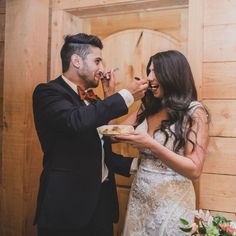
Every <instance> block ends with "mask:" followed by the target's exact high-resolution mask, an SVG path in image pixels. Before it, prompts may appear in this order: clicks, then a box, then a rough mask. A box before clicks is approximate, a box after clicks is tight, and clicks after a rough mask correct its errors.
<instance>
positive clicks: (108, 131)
mask: <svg viewBox="0 0 236 236" xmlns="http://www.w3.org/2000/svg"><path fill="white" fill-rule="evenodd" d="M98 131H99V133H101V134H103V135H106V136H111V135H116V134H129V133H132V132H133V131H134V127H133V126H131V125H103V126H100V127H98Z"/></svg>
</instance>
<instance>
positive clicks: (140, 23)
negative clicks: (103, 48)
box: [89, 9, 188, 44]
mask: <svg viewBox="0 0 236 236" xmlns="http://www.w3.org/2000/svg"><path fill="white" fill-rule="evenodd" d="M187 15H188V10H187V9H171V10H162V11H160V10H159V11H151V12H141V13H132V14H131V13H130V14H127V15H125V17H124V14H120V15H112V16H100V17H92V18H89V22H90V24H91V32H93V34H95V35H99V36H100V37H101V38H105V37H107V36H109V35H111V34H113V33H116V32H119V31H122V30H125V29H132V28H133V29H134V28H136V29H137V28H145V29H151V30H155V31H159V32H162V33H165V34H167V35H169V36H170V37H173V38H175V39H176V40H178V41H184V43H185V44H186V42H185V40H186V34H187V26H186V18H187ZM153 19H155V20H153ZM182 31H183V32H182Z"/></svg>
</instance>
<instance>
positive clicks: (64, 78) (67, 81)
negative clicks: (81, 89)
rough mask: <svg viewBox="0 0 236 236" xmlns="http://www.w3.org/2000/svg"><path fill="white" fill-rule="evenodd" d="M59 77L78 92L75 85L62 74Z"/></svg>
mask: <svg viewBox="0 0 236 236" xmlns="http://www.w3.org/2000/svg"><path fill="white" fill-rule="evenodd" d="M61 77H62V79H63V80H64V81H65V82H66V83H67V84H68V85H69V86H70V87H71V88H72V89H73V90H74V91H75V92H76V93H77V94H78V91H77V85H76V84H74V83H72V82H71V81H70V80H68V79H67V78H66V77H65V76H64V75H61Z"/></svg>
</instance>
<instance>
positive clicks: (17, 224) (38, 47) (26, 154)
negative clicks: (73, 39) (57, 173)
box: [0, 0, 49, 236]
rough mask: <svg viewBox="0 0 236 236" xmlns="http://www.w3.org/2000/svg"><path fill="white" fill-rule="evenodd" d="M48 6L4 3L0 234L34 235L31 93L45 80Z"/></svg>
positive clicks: (36, 155)
mask: <svg viewBox="0 0 236 236" xmlns="http://www.w3.org/2000/svg"><path fill="white" fill-rule="evenodd" d="M32 5H33V6H34V7H29V6H32ZM48 7H49V1H48V0H25V1H6V13H7V14H6V31H5V35H6V38H7V39H8V40H7V41H5V64H4V78H7V79H5V80H4V101H3V106H4V107H3V112H4V116H3V117H4V127H3V141H2V142H3V152H2V176H3V178H2V186H1V188H2V191H1V192H2V202H1V212H0V215H1V217H0V220H1V222H0V225H1V228H0V235H14V236H32V235H36V232H35V227H33V225H32V222H33V217H34V213H35V204H36V194H37V191H38V190H37V187H38V183H39V174H40V171H39V170H40V169H41V165H42V153H41V151H40V146H39V143H38V138H37V137H36V133H35V129H34V124H33V115H32V92H33V89H34V87H35V86H36V85H37V84H38V83H40V82H43V81H46V79H47V45H48ZM35 9H37V11H35ZM16 13H17V14H16ZM25 16H27V17H25ZM22 25H24V32H22ZM42 35H43V37H42ZM16 52H17V53H16ZM13 62H16V63H13Z"/></svg>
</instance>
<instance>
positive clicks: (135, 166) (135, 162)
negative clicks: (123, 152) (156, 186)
mask: <svg viewBox="0 0 236 236" xmlns="http://www.w3.org/2000/svg"><path fill="white" fill-rule="evenodd" d="M138 166H139V158H134V159H133V161H132V164H131V167H130V174H132V173H133V172H136V171H137V170H138Z"/></svg>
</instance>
